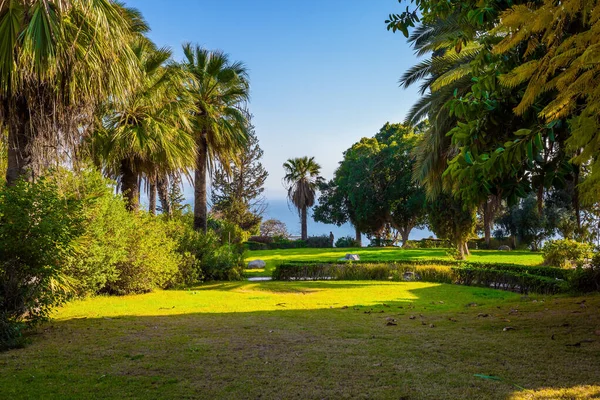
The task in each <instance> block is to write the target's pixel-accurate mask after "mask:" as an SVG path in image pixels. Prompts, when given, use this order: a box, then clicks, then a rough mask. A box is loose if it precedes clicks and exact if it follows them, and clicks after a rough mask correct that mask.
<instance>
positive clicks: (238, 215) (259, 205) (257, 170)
mask: <svg viewBox="0 0 600 400" xmlns="http://www.w3.org/2000/svg"><path fill="white" fill-rule="evenodd" d="M262 155H263V151H262V149H261V148H260V145H259V142H258V138H257V137H256V134H255V132H254V127H252V126H250V128H249V129H248V143H247V145H246V147H245V148H244V150H243V152H242V153H241V154H240V155H239V157H238V159H237V160H236V161H235V162H233V161H231V162H230V164H229V171H230V173H227V171H226V170H225V169H224V168H223V167H222V166H219V167H217V169H216V170H215V173H214V176H213V181H212V186H211V200H212V203H213V207H212V209H213V210H214V211H216V212H219V213H221V214H222V215H223V217H224V218H225V219H227V220H228V221H230V222H233V223H235V224H237V225H238V226H239V227H240V228H242V229H243V230H246V231H255V230H258V228H259V225H260V221H261V219H262V218H261V216H262V214H263V212H264V210H265V207H266V202H265V199H264V197H263V196H262V193H263V192H264V190H265V189H264V184H265V181H266V179H267V177H268V176H269V173H268V172H267V170H266V169H265V168H264V167H263V165H262V164H261V162H260V159H261V158H262Z"/></svg>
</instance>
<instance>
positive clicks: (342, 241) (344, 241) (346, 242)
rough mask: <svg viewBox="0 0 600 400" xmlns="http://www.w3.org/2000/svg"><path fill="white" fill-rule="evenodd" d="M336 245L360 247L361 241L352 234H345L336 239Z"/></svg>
mask: <svg viewBox="0 0 600 400" xmlns="http://www.w3.org/2000/svg"><path fill="white" fill-rule="evenodd" d="M335 247H340V248H341V247H360V243H359V242H357V241H356V240H355V239H354V238H353V237H352V236H344V237H341V238H338V240H336V241H335Z"/></svg>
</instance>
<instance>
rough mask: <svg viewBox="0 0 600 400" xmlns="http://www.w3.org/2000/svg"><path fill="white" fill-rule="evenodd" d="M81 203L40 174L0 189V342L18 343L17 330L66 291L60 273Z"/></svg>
mask: <svg viewBox="0 0 600 400" xmlns="http://www.w3.org/2000/svg"><path fill="white" fill-rule="evenodd" d="M82 209H83V203H82V201H80V200H78V199H76V198H72V197H64V196H63V195H61V193H60V192H59V189H58V187H57V185H56V184H54V183H53V182H52V181H51V180H49V179H46V178H40V179H38V180H37V181H36V182H35V183H28V182H23V181H20V182H17V183H16V184H15V185H14V186H12V187H5V188H3V190H2V191H1V192H0V334H1V335H2V337H0V342H2V347H4V348H7V347H13V346H17V345H18V344H19V338H20V336H21V335H20V331H21V329H22V328H24V327H31V326H33V325H35V324H37V323H39V322H41V321H44V320H46V319H47V318H48V317H49V314H50V311H51V310H52V308H53V307H55V306H57V305H59V304H61V303H63V302H64V301H66V300H67V298H68V297H69V296H70V295H71V292H72V289H71V281H72V280H71V279H69V278H68V277H67V276H65V274H64V272H63V271H62V266H63V264H64V263H65V262H66V261H67V260H68V259H69V258H70V257H73V255H74V253H75V251H74V246H73V241H74V240H75V239H76V238H77V237H78V235H80V234H81V232H82V222H83V212H82Z"/></svg>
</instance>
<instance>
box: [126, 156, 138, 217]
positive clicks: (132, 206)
mask: <svg viewBox="0 0 600 400" xmlns="http://www.w3.org/2000/svg"><path fill="white" fill-rule="evenodd" d="M121 192H122V193H123V197H125V202H126V207H127V209H128V210H129V211H137V210H138V208H139V206H140V185H139V181H138V176H137V174H136V173H135V172H133V169H132V168H131V160H127V159H125V160H121Z"/></svg>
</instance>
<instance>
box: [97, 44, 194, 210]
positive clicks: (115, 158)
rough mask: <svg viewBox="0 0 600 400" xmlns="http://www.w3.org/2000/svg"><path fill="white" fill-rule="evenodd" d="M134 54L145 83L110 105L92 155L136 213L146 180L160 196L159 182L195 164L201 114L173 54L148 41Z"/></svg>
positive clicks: (137, 46) (187, 76) (188, 79)
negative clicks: (195, 122)
mask: <svg viewBox="0 0 600 400" xmlns="http://www.w3.org/2000/svg"><path fill="white" fill-rule="evenodd" d="M132 48H133V51H134V53H135V54H136V56H137V58H138V60H139V65H140V66H141V76H142V79H141V81H140V83H139V85H138V87H136V88H135V90H133V91H132V92H131V93H130V95H129V96H128V97H127V99H126V101H124V102H116V103H108V104H107V109H106V112H104V113H102V114H101V117H100V118H99V119H100V127H99V129H98V130H97V132H96V134H95V135H94V136H93V138H92V143H91V149H92V153H93V155H94V156H95V158H96V159H97V160H99V162H100V163H101V165H102V167H103V169H104V170H105V172H106V173H107V174H108V175H111V176H115V177H117V178H118V180H119V182H120V186H121V190H122V192H123V194H124V196H125V198H126V199H127V204H128V207H129V209H130V210H136V209H137V208H138V205H139V204H138V202H139V194H140V180H141V179H142V178H145V179H146V181H147V183H148V186H150V187H151V188H152V189H151V190H153V191H154V193H156V191H155V190H156V184H157V183H158V180H159V178H161V177H163V176H164V175H165V174H168V173H173V172H179V171H185V170H186V169H187V168H189V167H191V166H192V165H193V164H194V161H195V158H196V148H195V145H194V139H193V136H192V126H191V118H192V115H193V112H195V110H196V109H195V104H194V98H193V97H192V96H191V94H190V93H189V91H188V85H189V84H190V82H192V81H193V77H192V76H191V75H190V74H189V73H188V72H187V71H185V70H184V69H182V68H181V67H180V66H179V65H178V64H175V63H173V62H170V61H169V60H170V57H171V51H170V50H167V49H165V48H160V49H158V48H156V46H155V45H154V44H153V43H152V42H151V41H149V40H148V39H146V38H140V39H139V40H137V41H136V43H134V44H133V45H132ZM152 197H153V196H152V193H150V199H151V200H152ZM155 199H156V197H155V196H154V202H155Z"/></svg>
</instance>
